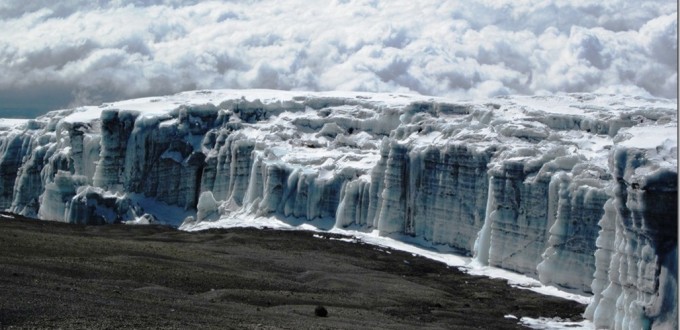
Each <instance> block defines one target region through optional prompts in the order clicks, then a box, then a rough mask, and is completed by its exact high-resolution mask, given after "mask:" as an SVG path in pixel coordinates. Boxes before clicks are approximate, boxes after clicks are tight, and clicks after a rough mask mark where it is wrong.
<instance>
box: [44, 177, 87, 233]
mask: <svg viewBox="0 0 680 330" xmlns="http://www.w3.org/2000/svg"><path fill="white" fill-rule="evenodd" d="M86 183H87V178H85V177H83V176H74V175H71V173H69V172H66V171H59V172H57V175H55V177H54V181H53V182H50V183H48V184H46V185H45V192H44V193H43V195H42V196H41V197H40V199H41V201H40V209H39V210H38V216H39V217H40V219H45V220H56V221H65V220H66V211H67V209H68V204H69V203H70V200H71V198H72V197H73V196H75V195H76V189H77V188H78V187H80V186H82V185H85V184H86Z"/></svg>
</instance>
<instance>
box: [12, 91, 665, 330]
mask: <svg viewBox="0 0 680 330" xmlns="http://www.w3.org/2000/svg"><path fill="white" fill-rule="evenodd" d="M676 133H677V114H676V108H675V104H674V103H671V102H667V101H664V100H657V99H650V100H645V99H639V98H628V97H621V96H607V95H590V94H574V95H563V96H552V97H506V98H498V99H492V100H487V101H484V102H454V101H452V100H446V99H434V98H429V97H421V96H408V95H393V94H369V93H302V92H300V93H298V92H279V91H267V90H256V91H197V92H187V93H182V94H178V95H173V96H167V97H159V98H147V99H138V100H129V101H122V102H116V103H112V104H104V105H101V106H99V107H84V108H76V109H69V110H61V111H55V112H52V113H49V114H47V115H46V116H43V117H40V118H37V119H36V120H33V121H27V122H23V123H20V124H15V125H13V126H12V125H10V126H7V125H5V126H3V125H2V122H0V172H1V173H2V174H3V175H2V180H3V181H2V182H3V184H2V186H0V205H1V206H2V207H3V208H6V209H9V210H10V211H12V212H15V213H19V214H24V215H29V216H38V217H40V218H43V219H50V220H59V221H65V222H72V223H84V224H103V223H119V222H128V221H131V222H135V223H152V222H158V221H160V222H163V221H168V220H167V219H168V217H169V216H170V217H172V216H173V215H181V216H186V215H190V217H187V220H186V221H185V222H184V224H183V225H182V228H192V227H197V226H198V227H200V225H201V223H202V222H208V221H209V222H217V223H219V221H220V218H223V217H229V216H231V215H233V214H238V216H239V217H246V218H247V217H255V216H272V217H278V218H279V219H282V220H283V221H291V220H294V221H312V220H315V219H326V220H330V221H333V222H334V223H335V225H336V226H339V227H348V226H352V227H356V228H363V229H377V230H379V231H380V233H381V234H382V235H393V234H397V235H410V236H414V237H419V238H422V239H425V240H427V241H429V242H431V243H433V244H445V245H448V246H450V247H452V248H454V249H456V250H458V251H459V252H460V253H462V254H466V255H471V256H474V258H475V259H476V260H477V262H479V263H482V264H488V265H492V266H496V267H501V268H504V269H508V270H512V271H516V272H520V273H523V274H527V275H529V276H533V277H536V278H538V279H540V280H541V282H543V283H545V284H552V285H555V286H558V287H560V288H562V289H565V290H570V291H574V292H580V293H592V294H593V303H592V304H591V305H590V306H589V307H588V311H587V314H586V316H587V317H588V318H590V319H593V320H594V322H595V324H596V325H598V326H601V327H609V328H631V327H634V328H637V327H640V328H648V327H660V328H663V327H665V326H671V327H672V326H677V323H674V322H675V321H673V320H675V319H676V318H675V316H676V315H677V296H676V295H675V294H674V292H675V290H676V289H675V288H676V287H677V265H676V264H675V257H674V256H676V255H677V235H676V229H677V210H676V209H677V169H676V167H677V156H676V154H677V138H675V134H676ZM8 187H13V189H12V190H10V189H9V188H8ZM167 210H172V211H167ZM171 213H174V214H171ZM178 221H179V222H175V223H174V224H175V225H180V224H181V219H180V220H178Z"/></svg>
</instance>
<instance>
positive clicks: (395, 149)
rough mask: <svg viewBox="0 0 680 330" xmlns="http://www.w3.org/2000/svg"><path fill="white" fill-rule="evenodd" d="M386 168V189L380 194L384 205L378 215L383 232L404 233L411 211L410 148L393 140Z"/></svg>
mask: <svg viewBox="0 0 680 330" xmlns="http://www.w3.org/2000/svg"><path fill="white" fill-rule="evenodd" d="M389 148H390V149H389V150H390V151H389V157H388V159H387V165H386V169H385V183H384V189H383V190H382V193H381V195H380V197H381V200H382V205H381V208H380V215H379V217H378V230H380V233H381V234H391V233H403V232H404V229H405V228H406V226H405V224H407V223H409V222H410V219H409V218H408V217H409V215H410V214H411V212H410V211H409V210H408V207H409V206H410V205H407V202H408V200H409V196H408V189H407V184H408V182H409V174H410V173H409V168H408V163H409V162H408V149H407V147H406V146H404V145H402V144H399V143H398V142H391V143H390V146H389Z"/></svg>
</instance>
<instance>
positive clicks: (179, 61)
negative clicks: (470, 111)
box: [0, 0, 678, 115]
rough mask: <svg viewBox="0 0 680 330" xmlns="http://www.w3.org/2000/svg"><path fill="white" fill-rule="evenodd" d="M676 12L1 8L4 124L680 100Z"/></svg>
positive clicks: (300, 4) (358, 5)
mask: <svg viewBox="0 0 680 330" xmlns="http://www.w3.org/2000/svg"><path fill="white" fill-rule="evenodd" d="M676 16H677V2H676V1H675V0H662V1H654V0H646V1H639V0H607V1H602V0H481V1H472V0H470V1H462V0H460V1H442V0H439V1H434V0H419V1H412V0H384V1H380V0H329V1H308V0H263V1H256V0H241V1H239V0H233V1H221V2H218V1H182V0H165V1H163V0H154V1H151V0H149V1H140V0H138V1H135V0H117V1H115V0H114V1H103V0H100V1H92V0H72V1H53V0H33V1H25V0H2V1H1V2H0V31H3V32H2V33H0V115H3V114H5V115H8V114H9V115H11V113H12V112H11V110H15V111H16V110H22V111H25V110H28V109H32V110H39V111H44V110H47V109H55V108H62V107H67V106H77V105H84V104H100V103H101V102H105V101H113V100H118V99H125V98H132V97H138V96H149V95H158V94H169V93H175V92H179V91H183V90H190V89H207V88H275V89H295V90H354V91H376V92H410V93H420V94H428V95H438V96H450V97H455V98H465V99H470V98H475V97H486V96H494V95H504V94H546V93H556V92H607V93H610V92H612V93H625V94H635V95H646V96H649V95H651V96H657V97H665V98H677V71H678V70H677V69H678V68H677V60H676V58H677V18H676Z"/></svg>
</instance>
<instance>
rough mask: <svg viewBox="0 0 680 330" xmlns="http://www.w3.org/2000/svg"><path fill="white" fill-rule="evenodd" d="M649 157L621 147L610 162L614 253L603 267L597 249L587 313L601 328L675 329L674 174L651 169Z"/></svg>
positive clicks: (668, 169) (672, 168)
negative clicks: (594, 272) (592, 292)
mask: <svg viewBox="0 0 680 330" xmlns="http://www.w3.org/2000/svg"><path fill="white" fill-rule="evenodd" d="M658 151H659V149H657V150H656V152H658ZM656 152H651V153H652V155H654V154H655V153H656ZM648 153H650V151H648V150H641V149H632V148H626V147H620V148H617V149H616V150H615V152H614V153H613V154H612V156H611V158H610V167H611V169H612V172H613V174H614V178H615V180H616V181H615V186H614V189H613V190H612V193H613V202H612V204H613V206H614V208H615V210H616V212H615V215H616V217H615V219H613V220H614V228H615V231H614V235H615V238H614V244H613V251H612V252H611V261H610V263H609V265H606V263H605V262H603V261H606V255H607V254H609V252H608V251H607V250H606V248H607V247H606V246H604V245H603V246H602V248H601V249H600V250H598V254H599V255H600V256H601V257H603V258H601V259H600V260H598V263H597V264H596V267H597V269H596V279H595V280H594V281H593V291H594V292H595V294H596V296H595V299H594V300H593V302H592V303H591V305H590V306H589V307H588V310H587V313H586V316H589V317H592V319H593V323H594V324H595V326H597V327H600V328H611V329H648V328H659V329H665V328H668V329H673V328H677V326H678V321H677V315H678V306H677V299H678V297H677V279H678V277H677V276H678V271H677V260H676V258H677V229H678V227H677V226H678V222H677V216H678V215H677V205H678V204H677V202H678V200H677V197H678V196H677V169H676V168H675V166H672V165H671V164H669V166H664V167H660V166H657V165H655V164H651V165H650V164H649V163H648V159H647V154H648ZM603 220H604V219H603ZM608 220H609V219H608ZM604 229H605V228H604V227H603V234H604V233H606V231H605V230H604ZM603 250H604V251H603ZM601 251H602V252H601ZM602 268H605V269H604V270H603V269H602ZM603 272H606V273H608V278H607V280H604V279H603V276H602V275H603V274H602V273H603ZM603 282H604V283H603ZM607 282H608V283H607ZM605 285H606V288H605V289H604V290H603V291H601V294H598V291H600V290H601V288H602V287H604V286H605Z"/></svg>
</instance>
